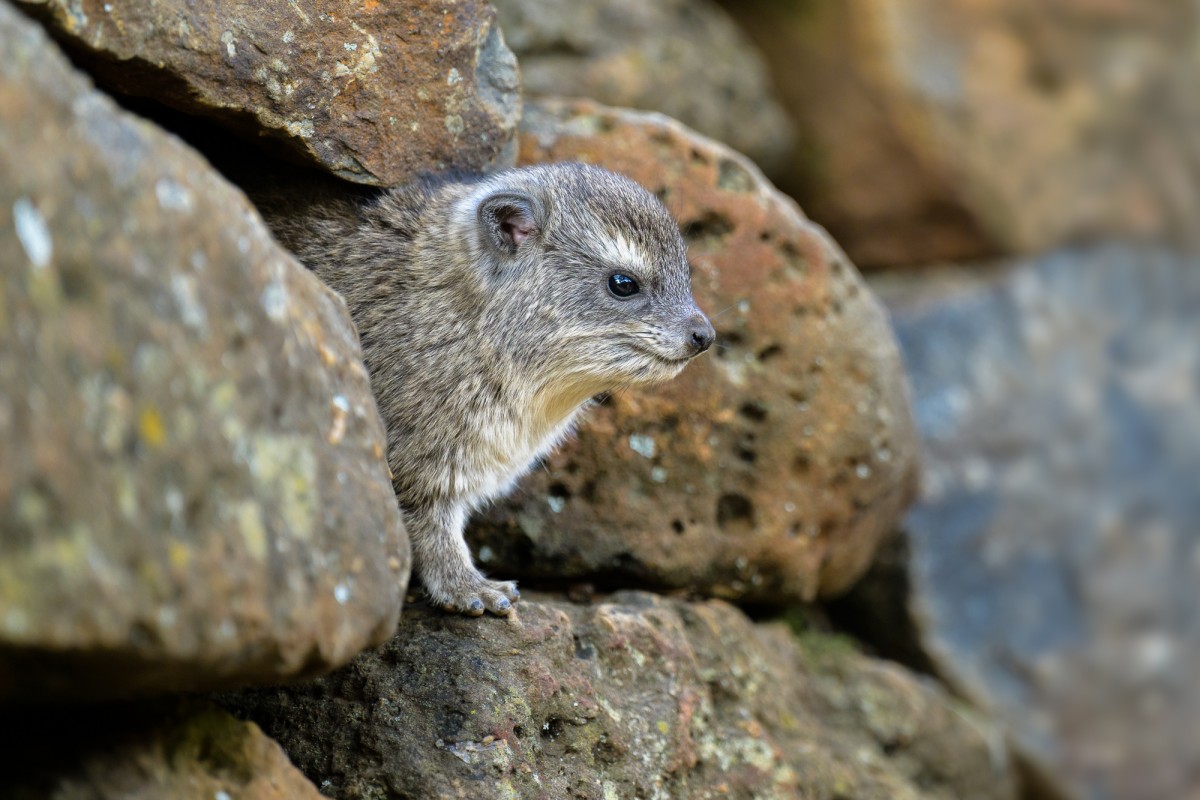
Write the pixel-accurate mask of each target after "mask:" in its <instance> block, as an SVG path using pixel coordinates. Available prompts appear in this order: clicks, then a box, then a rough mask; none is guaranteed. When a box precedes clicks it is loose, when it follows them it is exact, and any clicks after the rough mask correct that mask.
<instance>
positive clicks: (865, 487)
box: [473, 102, 916, 602]
mask: <svg viewBox="0 0 1200 800" xmlns="http://www.w3.org/2000/svg"><path fill="white" fill-rule="evenodd" d="M571 159H574V160H580V161H587V162H591V163H594V164H598V165H601V166H604V167H608V168H609V169H613V170H615V171H617V172H621V173H624V174H626V175H628V176H630V177H632V178H633V179H635V180H637V181H639V182H640V183H642V184H643V185H644V186H646V187H647V188H648V189H650V190H651V191H653V192H656V193H657V194H658V195H659V196H660V197H662V198H663V200H664V201H665V203H666V204H667V206H668V207H669V208H670V209H671V211H672V212H673V213H674V214H675V215H676V216H677V218H678V219H679V221H680V223H681V225H682V227H683V230H684V232H685V234H686V237H687V240H688V242H689V256H690V259H691V261H692V264H693V266H694V276H693V285H694V289H695V293H696V296H697V299H698V300H699V302H700V304H701V306H702V307H703V308H705V309H706V310H707V311H708V312H709V314H710V316H711V317H712V320H713V323H714V325H715V326H716V328H717V331H718V344H717V345H716V347H715V349H714V352H713V353H712V354H711V355H710V356H706V357H705V358H702V359H700V360H698V361H697V362H696V363H694V364H693V365H691V366H689V367H688V368H687V370H685V371H684V373H683V374H682V375H681V376H680V377H679V378H677V379H676V380H674V381H672V382H670V383H669V384H666V385H664V386H662V387H659V388H656V389H653V390H641V389H639V390H637V391H629V392H619V393H617V394H615V395H613V396H612V397H611V398H610V399H609V400H608V401H607V402H605V403H603V404H602V405H601V406H600V407H598V408H595V409H593V410H592V411H591V412H590V414H589V415H588V417H587V419H586V421H585V422H584V423H583V425H582V426H581V429H580V431H579V435H578V438H577V440H575V441H573V442H570V443H568V444H567V445H566V446H564V447H563V448H562V449H561V450H560V451H559V452H558V453H556V454H555V455H553V456H551V457H550V458H549V459H548V461H547V463H546V465H545V469H539V470H535V471H534V472H533V474H531V475H530V476H528V477H527V478H525V479H524V481H523V483H522V487H523V488H522V490H521V491H520V492H519V494H517V495H516V496H515V497H514V498H511V499H510V500H508V501H506V502H504V503H501V504H500V505H499V506H497V507H496V508H495V509H493V510H492V511H491V512H489V514H488V515H487V517H486V518H485V519H484V520H483V521H482V522H481V523H480V524H477V525H475V527H474V529H473V535H474V539H475V542H476V544H477V546H478V550H477V552H478V553H479V558H480V561H481V562H482V563H483V565H484V566H485V568H490V569H493V570H494V571H495V572H496V573H497V574H505V575H509V574H520V575H524V576H530V577H532V576H537V577H543V578H548V577H560V578H561V577H569V578H579V579H583V578H587V579H596V578H599V579H608V578H611V579H615V580H620V581H633V580H636V581H638V582H640V583H643V584H657V585H661V586H672V587H697V588H700V589H702V590H704V591H706V592H712V593H714V594H718V595H721V596H725V597H734V598H745V599H748V600H756V601H766V602H791V601H794V600H798V599H809V598H812V597H814V596H816V595H817V594H830V593H836V592H838V591H839V590H841V589H843V588H845V587H846V586H847V585H848V584H850V583H851V582H852V581H854V580H855V579H856V578H857V577H858V575H859V574H860V573H861V572H862V571H863V570H864V569H865V567H866V566H867V564H868V563H869V561H870V559H871V555H872V553H873V551H874V549H875V546H876V544H877V543H878V541H879V540H880V538H881V537H882V536H883V535H884V534H885V533H886V532H887V531H888V530H889V529H890V528H891V527H892V525H893V524H894V523H895V522H896V521H897V519H898V517H899V515H900V513H901V512H902V511H903V509H904V507H905V506H906V505H907V503H908V501H909V499H910V496H911V494H912V491H913V488H914V478H915V472H916V462H915V440H914V434H913V425H912V421H911V418H910V412H909V406H908V398H907V393H906V389H905V385H904V379H903V375H902V372H901V368H900V361H899V357H898V355H897V349H896V343H895V340H894V338H893V336H892V332H891V330H890V328H889V327H888V322H887V318H886V316H885V314H884V311H883V309H882V308H881V306H880V305H879V304H878V303H877V302H876V300H875V299H874V298H873V297H872V296H871V294H870V292H869V291H868V290H867V289H866V288H865V287H864V285H863V283H862V280H861V278H860V277H859V275H858V273H857V272H856V271H855V269H854V267H853V266H852V265H851V264H850V262H849V261H848V260H847V259H846V257H845V256H844V255H843V254H842V252H841V251H840V250H839V249H838V248H837V246H836V245H835V244H834V243H833V242H832V241H831V240H830V239H829V237H828V236H826V235H825V233H824V231H822V230H821V229H820V228H819V227H817V226H816V225H814V224H812V223H811V222H809V221H808V220H807V219H805V218H804V216H803V214H802V213H801V212H800V211H799V209H798V208H797V207H796V205H795V204H794V203H793V202H792V201H790V200H789V199H788V198H786V197H784V196H783V195H781V194H780V193H779V192H777V191H775V190H774V189H773V188H772V187H771V185H770V184H769V183H767V181H766V180H765V179H764V178H763V177H762V175H761V174H760V173H759V172H758V171H757V169H755V168H754V167H753V165H751V164H750V163H749V162H748V161H747V160H746V159H745V158H743V157H741V156H739V155H738V154H737V153H734V152H733V151H731V150H729V149H728V148H726V147H724V146H723V145H720V144H718V143H716V142H713V141H711V140H709V139H706V138H704V137H702V136H700V135H699V134H696V133H694V132H692V131H690V130H688V129H687V128H685V127H683V126H682V125H680V124H678V123H676V122H673V121H671V120H669V119H667V118H666V117H663V116H660V115H657V114H647V113H642V112H633V111H626V110H614V109H609V108H605V107H603V106H598V105H595V104H591V103H588V102H577V103H566V102H546V103H539V104H537V105H534V106H533V107H531V108H530V109H529V110H528V112H527V114H526V117H525V120H524V123H523V133H522V137H521V155H520V160H521V161H522V162H524V163H534V162H541V161H556V160H571Z"/></svg>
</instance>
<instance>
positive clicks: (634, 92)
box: [495, 0, 793, 169]
mask: <svg viewBox="0 0 1200 800" xmlns="http://www.w3.org/2000/svg"><path fill="white" fill-rule="evenodd" d="M495 6H496V11H497V13H499V15H500V22H501V24H502V25H503V27H504V34H505V36H506V37H507V39H508V43H509V45H510V46H511V47H512V48H513V50H514V51H515V52H516V53H517V55H518V57H519V58H520V60H521V77H522V81H523V82H524V84H525V90H526V92H527V93H529V94H531V95H543V96H546V95H560V96H565V97H590V98H592V99H594V100H597V101H599V102H601V103H607V104H608V105H612V106H625V107H629V108H638V109H644V110H647V111H660V112H662V113H664V114H667V115H668V116H671V117H674V118H676V119H678V120H680V121H681V122H683V123H684V124H686V125H690V126H691V127H693V128H695V129H696V130H698V131H700V132H701V133H703V134H705V135H707V136H711V137H713V138H714V139H718V140H719V141H722V142H725V143H726V144H728V145H730V146H731V147H733V148H734V149H735V150H738V151H741V152H743V153H745V154H746V155H748V156H750V157H751V158H752V159H754V160H755V161H757V162H758V163H759V164H760V165H762V166H763V168H764V169H770V168H771V167H774V166H777V165H779V164H782V163H784V162H786V160H787V159H788V157H789V156H790V154H791V151H792V141H793V134H792V129H791V123H790V122H789V121H788V119H787V117H786V115H785V114H784V113H783V110H782V109H781V108H780V106H779V104H778V102H777V101H776V100H775V98H774V96H773V93H772V89H771V83H770V79H769V78H768V76H767V71H766V67H765V66H764V64H763V61H762V57H761V56H760V55H759V54H758V52H757V51H756V50H755V49H754V46H753V45H752V44H751V43H750V42H749V41H748V40H747V39H746V37H745V35H744V34H743V33H742V32H741V30H740V29H739V28H738V26H737V25H736V23H735V22H734V21H733V19H731V18H730V17H729V16H728V15H727V14H726V13H725V12H724V11H722V10H721V9H720V8H719V7H718V6H717V5H716V4H714V3H711V2H710V1H709V0H649V1H647V0H603V2H598V3H597V2H591V3H579V2H575V0H496V2H495Z"/></svg>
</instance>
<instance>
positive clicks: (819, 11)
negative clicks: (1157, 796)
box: [721, 0, 1002, 270]
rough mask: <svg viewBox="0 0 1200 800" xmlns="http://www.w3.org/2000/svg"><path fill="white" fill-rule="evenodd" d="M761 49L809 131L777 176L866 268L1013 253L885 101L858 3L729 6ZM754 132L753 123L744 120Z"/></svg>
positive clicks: (776, 1)
mask: <svg viewBox="0 0 1200 800" xmlns="http://www.w3.org/2000/svg"><path fill="white" fill-rule="evenodd" d="M721 2H722V4H723V5H724V6H725V8H726V9H727V10H728V11H729V13H731V14H735V15H737V20H738V22H739V23H740V24H741V26H742V27H743V28H745V30H746V32H747V33H748V34H749V35H750V36H751V37H752V38H753V39H754V42H755V44H756V45H757V46H758V48H759V50H760V52H761V53H762V55H763V58H764V59H765V60H766V62H767V64H768V65H769V67H770V70H771V77H772V79H773V81H774V84H775V87H776V93H777V95H778V97H779V101H780V102H781V103H782V104H783V106H784V109H785V110H786V112H787V114H788V116H789V118H790V119H791V120H792V122H793V123H794V125H795V127H796V130H797V138H798V140H799V142H800V146H799V147H798V148H797V150H798V152H797V154H796V157H795V158H792V159H789V160H787V161H786V162H784V163H782V164H778V165H775V166H774V167H773V168H770V169H767V170H766V172H767V174H768V175H769V176H770V177H771V180H772V181H774V182H775V184H776V185H777V186H779V188H780V189H782V190H783V191H784V192H787V193H788V194H789V195H791V196H792V197H794V198H796V200H797V201H799V203H800V205H801V206H802V207H803V208H804V211H805V213H807V214H808V215H809V216H810V217H812V218H813V219H814V220H816V221H817V222H819V223H821V225H823V226H825V227H826V228H828V229H829V232H830V234H832V235H833V238H834V239H836V240H837V242H838V244H839V245H841V246H842V247H843V248H844V249H845V251H846V253H847V254H848V255H849V256H850V259H851V260H852V261H853V262H854V263H855V264H857V265H858V266H859V267H860V268H861V269H864V270H870V269H880V268H884V267H895V266H911V265H925V264H930V263H938V262H943V261H962V260H965V259H974V258H979V257H982V256H987V255H991V254H994V253H996V252H998V251H1000V250H1002V248H1001V245H1000V242H999V240H997V239H996V238H995V237H994V236H992V235H991V234H990V233H989V232H988V231H987V230H986V229H985V228H984V227H983V226H982V225H980V223H979V220H978V219H977V218H976V216H975V215H974V213H973V212H972V211H971V210H970V207H969V205H968V204H967V203H966V202H965V201H964V199H963V198H962V197H961V196H960V194H959V191H958V190H959V186H958V179H957V176H955V175H953V174H951V173H950V172H949V170H948V169H946V165H945V164H943V163H942V162H941V161H940V160H934V159H928V158H923V157H922V155H921V154H919V153H917V152H916V151H915V150H914V148H913V146H912V145H911V144H910V143H909V141H908V140H907V138H906V137H905V135H904V131H903V130H902V129H901V126H899V125H898V124H897V121H896V120H895V119H894V118H893V116H892V114H893V109H892V108H891V106H890V105H889V104H888V103H886V102H883V99H882V97H881V91H880V89H879V87H878V84H877V81H876V80H875V79H874V74H873V71H872V68H873V67H874V66H875V65H874V64H873V62H872V61H871V59H869V58H863V57H861V55H860V53H861V51H862V49H863V47H862V45H863V43H862V41H861V39H862V33H861V28H862V27H863V26H862V23H863V20H862V19H861V12H860V11H859V10H858V9H857V8H856V7H855V6H854V4H853V3H850V2H846V0H805V2H795V1H794V0H790V1H786V2H780V0H721ZM743 124H745V123H744V121H743Z"/></svg>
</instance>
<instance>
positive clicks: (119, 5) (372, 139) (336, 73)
mask: <svg viewBox="0 0 1200 800" xmlns="http://www.w3.org/2000/svg"><path fill="white" fill-rule="evenodd" d="M19 2H20V3H21V5H23V6H24V7H25V8H26V9H28V10H29V11H30V12H31V13H34V14H36V15H37V16H38V17H39V18H41V19H43V20H45V21H46V23H47V24H48V25H49V26H50V27H51V29H52V30H53V32H54V34H55V35H56V36H57V37H58V38H59V39H60V40H62V41H63V42H64V43H65V44H67V45H68V46H69V47H70V49H71V50H72V51H73V52H74V53H76V54H77V55H78V57H79V58H80V59H81V61H83V62H84V63H86V64H87V66H88V69H89V70H90V71H91V72H92V73H93V74H94V75H95V76H97V77H98V78H99V79H100V80H101V81H102V82H103V83H104V84H105V85H106V86H110V87H112V88H115V89H117V90H119V91H121V92H125V93H128V94H132V95H137V96H142V97H149V98H152V99H154V100H156V101H159V102H161V103H164V104H166V105H169V106H172V107H174V108H177V109H180V110H182V111H186V112H188V113H191V114H197V115H200V116H206V117H211V118H214V119H216V120H219V121H220V122H222V123H224V124H225V125H227V126H228V127H230V128H231V129H233V130H235V131H238V132H240V133H243V134H245V135H247V136H248V137H249V138H251V139H257V138H259V137H261V136H269V137H271V138H272V139H273V140H275V141H276V142H278V146H279V147H281V148H282V149H283V151H284V152H285V153H287V154H290V155H291V156H293V157H295V158H300V159H303V160H304V161H306V162H309V163H313V164H316V165H319V166H320V167H322V168H323V169H326V170H328V171H330V172H332V173H334V174H336V175H338V176H340V177H342V178H346V179H348V180H352V181H356V182H359V183H369V184H375V185H383V186H387V185H391V184H395V183H398V182H400V181H403V180H406V179H408V178H410V177H411V176H412V174H413V173H415V172H419V171H422V170H435V169H444V168H447V167H454V168H457V169H484V168H488V167H490V166H509V165H510V163H511V158H512V148H511V143H512V138H513V134H514V132H515V130H516V126H517V123H518V121H519V119H520V113H521V111H520V81H519V78H518V75H517V70H516V60H515V58H514V57H513V54H512V52H511V51H509V49H508V47H507V46H506V45H505V44H504V38H503V36H502V35H501V33H500V30H499V28H498V27H497V26H496V22H495V11H494V10H493V9H492V8H491V6H490V5H489V4H488V3H486V2H484V0H457V2H453V3H434V2H425V1H424V0H420V1H413V2H405V3H388V2H378V0H367V2H363V3H354V4H347V3H339V2H332V1H331V0H318V1H317V2H304V3H296V2H287V0H268V2H261V0H254V1H253V2H251V1H250V0H217V1H216V2H210V3H205V4H204V9H203V10H202V11H198V10H197V8H196V7H195V5H194V4H193V3H190V2H187V1H186V0H165V1H164V2H156V3H143V2H139V1H138V0H82V2H68V0H19Z"/></svg>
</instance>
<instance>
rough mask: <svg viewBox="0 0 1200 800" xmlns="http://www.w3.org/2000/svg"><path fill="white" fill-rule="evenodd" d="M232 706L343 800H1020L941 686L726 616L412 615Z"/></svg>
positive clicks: (635, 606)
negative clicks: (341, 663)
mask: <svg viewBox="0 0 1200 800" xmlns="http://www.w3.org/2000/svg"><path fill="white" fill-rule="evenodd" d="M223 702H225V703H226V704H227V705H229V706H230V707H231V708H233V709H235V710H236V713H238V714H239V715H241V716H247V717H249V718H250V719H253V720H255V721H257V722H258V724H260V725H262V726H263V729H264V730H266V731H267V732H268V733H270V734H271V735H273V736H275V737H276V738H278V740H279V742H280V743H281V744H282V745H283V747H284V749H285V750H286V751H287V752H288V753H289V754H290V756H291V758H292V759H293V761H294V762H295V763H296V765H297V766H299V767H300V768H301V769H302V770H303V771H304V772H305V773H306V774H307V775H308V776H309V778H310V779H312V780H313V781H314V782H315V783H317V784H318V785H320V786H322V787H323V790H324V791H325V792H326V793H327V794H329V795H331V796H333V797H337V798H341V799H342V800H349V799H350V798H369V797H381V796H399V797H441V798H471V800H486V799H487V798H511V797H528V798H535V797H578V798H594V799H595V800H600V799H601V798H613V797H631V798H632V797H730V798H755V799H756V800H769V799H770V798H795V797H855V798H863V799H864V800H868V799H870V798H879V799H880V800H882V799H883V798H888V799H889V800H890V799H891V798H947V800H949V798H963V797H970V798H980V799H984V798H997V799H999V798H1015V797H1016V792H1015V787H1014V782H1013V776H1012V772H1011V770H1010V768H1009V767H1008V766H1007V765H1006V763H1005V748H1004V743H1003V739H1002V738H1001V737H999V736H997V735H995V733H994V730H993V729H992V728H990V726H989V725H988V724H987V723H986V721H984V720H982V719H981V718H979V717H978V715H976V714H974V713H973V712H971V711H969V710H966V709H964V708H962V707H960V706H958V705H957V704H956V703H954V702H953V701H951V700H950V699H948V698H947V697H946V695H945V694H944V693H942V692H941V691H940V690H938V689H937V688H936V687H935V686H934V685H932V684H930V683H925V682H920V681H917V680H914V679H913V678H912V677H911V676H910V675H909V674H907V673H906V672H905V671H904V670H902V669H900V668H898V667H896V666H893V665H888V664H886V663H884V662H880V661H873V660H871V659H867V658H865V657H863V656H861V655H859V654H858V653H857V652H855V651H854V650H853V648H852V647H851V646H850V645H848V644H846V643H844V641H843V640H840V639H837V638H836V637H832V636H829V635H822V634H816V633H808V634H806V635H805V636H804V637H803V638H802V639H801V640H800V641H799V642H797V641H796V640H795V639H793V636H792V634H791V633H790V631H789V630H788V629H787V628H786V627H784V626H783V625H782V624H780V623H774V624H766V625H755V624H753V623H752V622H750V620H749V619H747V618H746V617H745V616H744V615H743V614H742V613H741V612H740V611H738V610H737V609H735V608H733V607H732V606H729V605H726V604H725V603H722V602H720V601H709V602H703V603H687V602H682V601H677V600H666V599H663V598H661V597H657V596H655V595H651V594H647V593H641V592H629V593H620V594H617V595H614V596H612V597H611V598H608V599H605V600H604V601H602V602H599V603H597V604H595V605H591V606H586V605H573V604H570V603H566V602H562V601H557V600H549V599H541V600H534V599H532V598H528V597H527V598H526V599H525V600H523V601H522V603H521V605H520V608H519V616H518V618H517V619H515V620H514V621H513V622H511V623H508V622H500V621H495V620H492V621H490V622H487V623H485V624H480V621H478V620H469V619H463V618H459V617H448V616H445V615H444V614H441V613H440V612H437V611H434V610H429V609H428V608H425V607H423V606H418V607H416V608H413V607H410V608H409V609H407V611H406V613H405V616H404V620H403V621H402V622H401V627H400V630H399V631H398V633H397V635H396V637H395V638H393V639H392V640H391V641H390V642H389V643H388V644H387V645H385V646H384V647H383V648H381V649H379V650H375V651H370V652H367V653H364V654H363V655H362V656H360V657H359V658H358V659H357V660H356V661H355V662H354V663H353V664H351V665H350V666H349V667H346V668H345V669H343V670H341V671H339V672H337V673H334V674H333V675H330V676H328V677H326V678H322V679H320V680H318V681H316V682H314V683H312V684H310V685H307V686H296V687H291V688H277V689H261V690H252V691H247V692H241V693H238V694H236V695H233V696H230V697H226V698H225V699H224V700H223Z"/></svg>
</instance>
